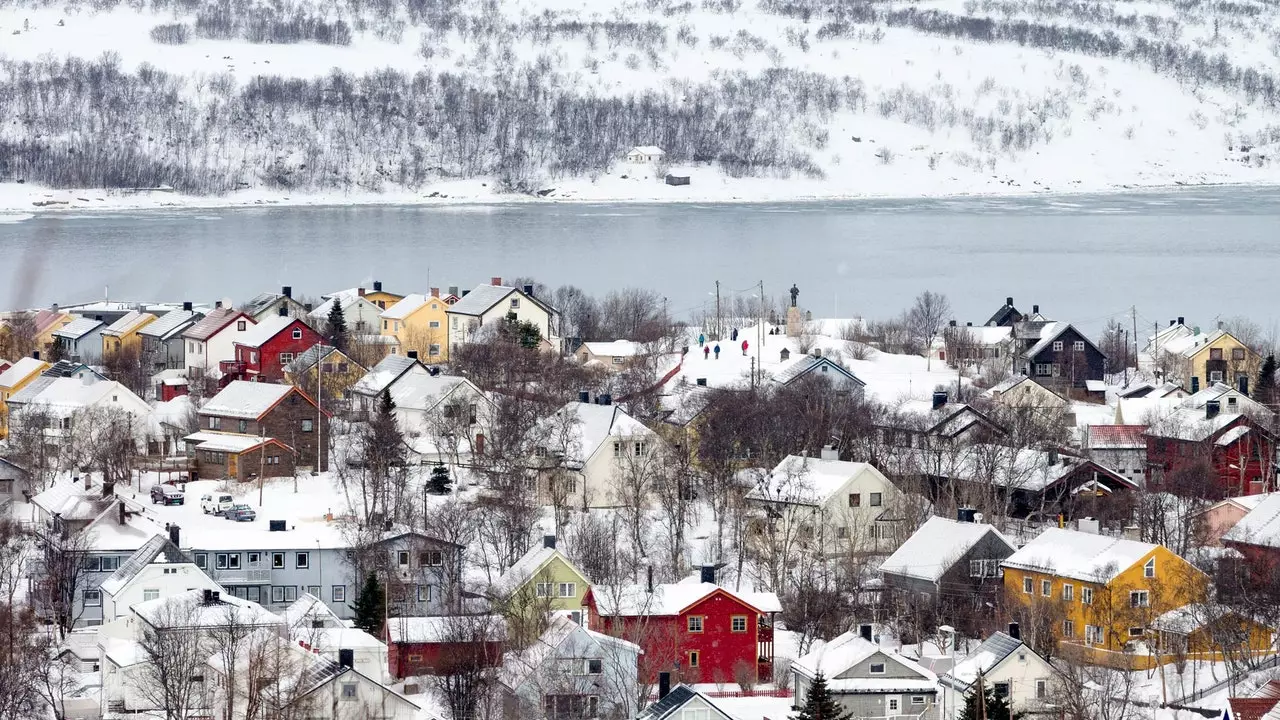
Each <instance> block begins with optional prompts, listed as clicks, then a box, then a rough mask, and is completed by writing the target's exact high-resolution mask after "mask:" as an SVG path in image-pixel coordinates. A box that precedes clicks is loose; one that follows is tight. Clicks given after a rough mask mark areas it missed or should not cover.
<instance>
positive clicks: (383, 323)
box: [382, 320, 391, 330]
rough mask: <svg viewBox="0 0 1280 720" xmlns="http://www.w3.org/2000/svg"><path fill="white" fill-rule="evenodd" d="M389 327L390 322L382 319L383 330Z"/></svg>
mask: <svg viewBox="0 0 1280 720" xmlns="http://www.w3.org/2000/svg"><path fill="white" fill-rule="evenodd" d="M390 327H391V323H389V322H387V321H386V320H383V321H382V329H383V330H386V329H388V328H390Z"/></svg>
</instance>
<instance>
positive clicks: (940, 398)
mask: <svg viewBox="0 0 1280 720" xmlns="http://www.w3.org/2000/svg"><path fill="white" fill-rule="evenodd" d="M946 404H947V391H946V390H934V391H933V409H934V410H937V409H939V408H941V407H942V406H943V405H946Z"/></svg>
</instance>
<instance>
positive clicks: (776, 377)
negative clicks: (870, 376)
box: [773, 351, 867, 393]
mask: <svg viewBox="0 0 1280 720" xmlns="http://www.w3.org/2000/svg"><path fill="white" fill-rule="evenodd" d="M820 352H821V351H815V353H820ZM812 378H823V379H824V380H826V381H827V382H828V383H830V387H831V389H832V390H833V391H835V392H837V393H860V392H862V389H863V388H865V387H866V386H867V384H866V383H865V382H863V381H862V380H860V379H859V378H858V377H857V376H856V375H854V374H853V373H852V372H850V371H849V369H848V368H846V367H845V366H843V365H841V364H840V363H838V362H836V361H834V360H832V359H831V358H829V357H823V356H822V355H821V354H814V355H801V356H800V357H797V358H791V359H790V360H787V361H786V362H783V363H782V364H780V365H778V366H777V367H776V368H775V369H774V371H773V381H774V382H776V383H778V384H779V385H784V386H790V385H794V384H797V383H801V382H804V381H806V380H809V379H812Z"/></svg>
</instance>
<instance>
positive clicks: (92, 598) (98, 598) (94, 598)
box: [84, 588, 102, 607]
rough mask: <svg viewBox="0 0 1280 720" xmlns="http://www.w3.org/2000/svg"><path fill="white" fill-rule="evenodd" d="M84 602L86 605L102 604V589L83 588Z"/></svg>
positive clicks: (97, 605) (95, 605) (96, 605)
mask: <svg viewBox="0 0 1280 720" xmlns="http://www.w3.org/2000/svg"><path fill="white" fill-rule="evenodd" d="M84 604H85V606H86V607H100V606H101V605H102V591H101V590H99V589H97V588H94V589H92V590H85V591H84Z"/></svg>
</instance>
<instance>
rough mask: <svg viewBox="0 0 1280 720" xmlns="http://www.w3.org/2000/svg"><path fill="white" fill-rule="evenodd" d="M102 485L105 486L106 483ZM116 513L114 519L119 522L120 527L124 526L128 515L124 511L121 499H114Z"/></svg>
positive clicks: (127, 520)
mask: <svg viewBox="0 0 1280 720" xmlns="http://www.w3.org/2000/svg"><path fill="white" fill-rule="evenodd" d="M103 487H106V484H104V485H103ZM116 513H117V517H116V521H117V522H119V524H120V527H124V526H125V525H128V524H129V515H128V513H126V512H125V509H124V502H123V501H120V500H117V501H116Z"/></svg>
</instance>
